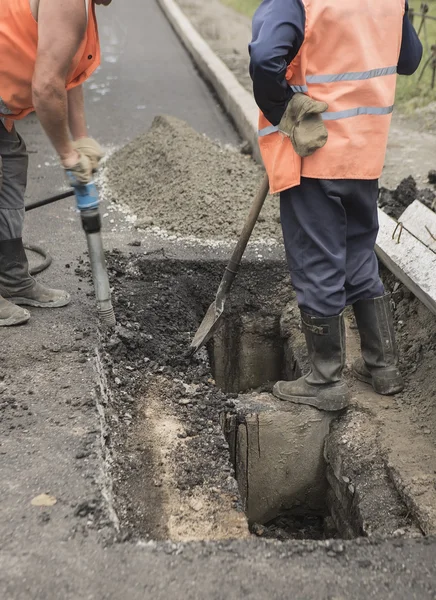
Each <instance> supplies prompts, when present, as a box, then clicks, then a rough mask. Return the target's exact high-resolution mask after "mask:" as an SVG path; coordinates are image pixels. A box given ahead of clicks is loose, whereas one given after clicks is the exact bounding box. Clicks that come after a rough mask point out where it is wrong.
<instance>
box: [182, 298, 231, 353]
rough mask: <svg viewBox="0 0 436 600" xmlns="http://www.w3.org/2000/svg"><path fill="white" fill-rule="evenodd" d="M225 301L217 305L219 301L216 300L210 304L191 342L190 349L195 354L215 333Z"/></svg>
mask: <svg viewBox="0 0 436 600" xmlns="http://www.w3.org/2000/svg"><path fill="white" fill-rule="evenodd" d="M223 310H224V303H220V306H218V305H217V301H216V300H214V301H213V302H212V304H211V305H210V306H209V308H208V310H207V313H206V315H205V317H204V319H203V321H202V322H201V325H200V327H199V328H198V329H197V333H196V334H195V336H194V339H193V340H192V342H191V345H190V347H189V348H190V350H191V353H192V354H195V353H196V352H197V351H198V350H200V348H201V347H202V346H204V344H206V343H207V342H208V341H209V340H210V338H211V337H212V335H213V334H214V332H215V330H216V328H217V326H218V323H219V320H220V318H221V315H222V314H223Z"/></svg>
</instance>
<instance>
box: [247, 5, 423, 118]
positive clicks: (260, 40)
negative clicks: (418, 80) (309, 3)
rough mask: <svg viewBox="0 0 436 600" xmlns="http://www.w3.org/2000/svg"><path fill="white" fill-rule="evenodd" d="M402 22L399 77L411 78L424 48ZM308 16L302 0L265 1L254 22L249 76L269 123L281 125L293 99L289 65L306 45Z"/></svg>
mask: <svg viewBox="0 0 436 600" xmlns="http://www.w3.org/2000/svg"><path fill="white" fill-rule="evenodd" d="M408 10H409V7H408V4H407V2H406V14H405V15H404V20H403V39H402V45H401V53H400V58H399V61H398V73H399V74H400V75H412V74H413V73H414V72H415V71H416V70H417V68H418V66H419V63H420V62H421V58H422V44H421V42H420V40H419V38H418V35H417V33H416V31H415V29H414V28H413V25H412V23H411V22H410V20H409V17H408V14H407V12H408ZM305 25H306V13H305V9H304V5H303V2H302V0H263V2H262V3H261V5H260V6H259V8H258V9H257V11H256V13H255V15H254V18H253V40H252V42H251V44H250V48H249V49H250V75H251V78H252V80H253V91H254V97H255V100H256V102H257V104H258V106H259V108H260V109H261V110H262V112H263V113H264V115H265V116H266V118H267V119H268V121H270V122H271V123H272V124H273V125H278V124H279V122H280V120H281V118H282V116H283V113H284V111H285V108H286V105H287V103H288V101H289V99H290V98H291V96H292V95H293V93H292V91H291V89H290V88H289V86H288V83H287V81H286V71H287V68H288V65H289V64H290V63H291V62H292V61H293V60H294V58H295V57H296V56H297V54H298V52H299V51H300V48H301V46H302V44H303V42H304V31H305Z"/></svg>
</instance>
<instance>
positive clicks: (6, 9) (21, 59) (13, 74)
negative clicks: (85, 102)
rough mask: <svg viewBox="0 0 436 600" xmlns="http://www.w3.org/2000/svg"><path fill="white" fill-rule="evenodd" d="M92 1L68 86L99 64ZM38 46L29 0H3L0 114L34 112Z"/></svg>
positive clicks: (10, 117) (7, 117) (9, 121)
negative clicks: (34, 79)
mask: <svg viewBox="0 0 436 600" xmlns="http://www.w3.org/2000/svg"><path fill="white" fill-rule="evenodd" d="M87 1H89V5H88V6H89V8H88V27H87V31H86V34H85V36H84V39H83V40H82V43H81V44H80V47H79V49H78V51H77V53H76V55H75V57H74V59H73V61H72V64H71V70H70V73H69V76H68V79H67V81H66V89H67V90H70V89H72V88H73V87H75V86H77V85H80V84H81V83H83V82H84V81H85V80H86V79H87V78H88V77H89V76H90V75H91V74H92V73H93V72H94V71H95V70H96V68H97V67H98V66H99V64H100V43H99V39H98V30H97V20H96V17H95V10H94V2H93V1H92V0H87ZM37 46H38V24H37V22H36V21H35V19H34V18H33V15H32V12H31V10H30V3H29V0H0V117H2V118H3V119H4V122H5V125H6V128H7V129H9V130H11V129H12V125H13V121H14V120H17V119H23V118H24V117H25V116H26V115H28V114H29V113H31V112H33V110H34V107H33V102H32V78H33V73H34V70H35V63H36V57H37Z"/></svg>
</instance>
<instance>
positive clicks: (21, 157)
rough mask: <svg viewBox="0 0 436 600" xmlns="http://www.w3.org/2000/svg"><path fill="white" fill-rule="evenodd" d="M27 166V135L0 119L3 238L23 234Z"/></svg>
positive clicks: (0, 231)
mask: <svg viewBox="0 0 436 600" xmlns="http://www.w3.org/2000/svg"><path fill="white" fill-rule="evenodd" d="M27 166H28V154H27V151H26V145H25V143H24V141H23V139H22V138H21V136H20V135H18V133H17V132H16V131H15V128H14V129H13V130H12V131H11V132H10V133H9V132H8V131H7V130H6V128H5V127H4V125H3V123H2V122H1V121H0V241H5V240H13V239H16V238H20V237H22V233H23V222H24V194H25V191H26V185H27Z"/></svg>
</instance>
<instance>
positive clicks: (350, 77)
mask: <svg viewBox="0 0 436 600" xmlns="http://www.w3.org/2000/svg"><path fill="white" fill-rule="evenodd" d="M396 73H397V67H396V66H395V67H386V68H384V69H372V70H371V71H360V72H352V73H338V74H336V75H308V76H307V77H306V81H307V83H310V84H324V83H336V82H342V81H367V80H368V79H374V78H375V77H387V76H388V75H396ZM291 89H292V91H293V92H295V93H298V92H301V93H305V92H308V91H309V88H308V86H307V85H291ZM393 111H394V106H393V105H392V106H386V107H377V106H358V107H356V108H350V109H349V110H341V111H339V112H325V113H323V114H322V119H323V121H339V120H340V119H350V118H351V117H358V116H360V115H375V116H383V115H390V114H391V113H392V112H393ZM278 131H279V128H278V127H274V125H270V126H269V127H265V128H264V129H261V130H260V131H259V132H258V135H259V137H265V136H266V135H271V134H272V133H277V132H278Z"/></svg>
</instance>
